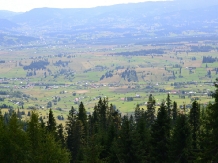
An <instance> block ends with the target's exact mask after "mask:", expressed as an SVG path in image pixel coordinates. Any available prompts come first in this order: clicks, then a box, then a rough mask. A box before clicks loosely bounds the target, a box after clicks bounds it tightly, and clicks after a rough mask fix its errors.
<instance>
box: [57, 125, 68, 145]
mask: <svg viewBox="0 0 218 163" xmlns="http://www.w3.org/2000/svg"><path fill="white" fill-rule="evenodd" d="M57 139H58V141H60V143H61V145H62V146H63V147H65V146H66V143H65V135H64V127H63V125H62V123H61V124H59V125H58V126H57Z"/></svg>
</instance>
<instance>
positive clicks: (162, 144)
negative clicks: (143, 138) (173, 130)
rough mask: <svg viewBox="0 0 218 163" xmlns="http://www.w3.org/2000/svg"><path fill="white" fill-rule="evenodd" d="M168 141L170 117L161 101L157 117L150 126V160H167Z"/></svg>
mask: <svg viewBox="0 0 218 163" xmlns="http://www.w3.org/2000/svg"><path fill="white" fill-rule="evenodd" d="M169 142H170V118H169V116H168V112H167V108H166V106H165V105H164V102H162V104H161V106H160V108H159V110H158V114H157V119H156V120H155V121H154V124H152V126H151V153H150V154H151V162H163V163H164V162H168V157H169Z"/></svg>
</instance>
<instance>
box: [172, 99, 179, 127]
mask: <svg viewBox="0 0 218 163" xmlns="http://www.w3.org/2000/svg"><path fill="white" fill-rule="evenodd" d="M172 112H173V113H172V114H173V115H172V118H173V124H175V122H176V119H177V116H178V108H177V103H176V102H175V101H174V102H173V110H172Z"/></svg>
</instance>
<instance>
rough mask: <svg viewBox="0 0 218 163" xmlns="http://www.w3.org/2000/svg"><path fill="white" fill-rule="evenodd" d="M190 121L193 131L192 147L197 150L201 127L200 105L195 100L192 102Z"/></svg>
mask: <svg viewBox="0 0 218 163" xmlns="http://www.w3.org/2000/svg"><path fill="white" fill-rule="evenodd" d="M189 123H190V126H191V132H192V149H193V150H197V148H198V136H199V129H200V106H199V104H198V102H197V101H194V102H193V103H192V107H191V110H190V114H189Z"/></svg>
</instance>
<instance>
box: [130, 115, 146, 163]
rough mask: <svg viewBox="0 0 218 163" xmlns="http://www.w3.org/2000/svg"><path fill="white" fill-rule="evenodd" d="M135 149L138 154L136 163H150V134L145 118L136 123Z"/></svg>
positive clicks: (142, 117)
mask: <svg viewBox="0 0 218 163" xmlns="http://www.w3.org/2000/svg"><path fill="white" fill-rule="evenodd" d="M142 113H143V112H142ZM133 149H134V151H135V154H136V160H135V162H141V163H143V162H150V160H149V159H150V158H149V157H150V155H149V154H150V132H149V129H148V128H147V124H146V120H145V117H144V116H141V117H140V119H139V121H138V122H137V123H136V128H135V130H134V133H133Z"/></svg>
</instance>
